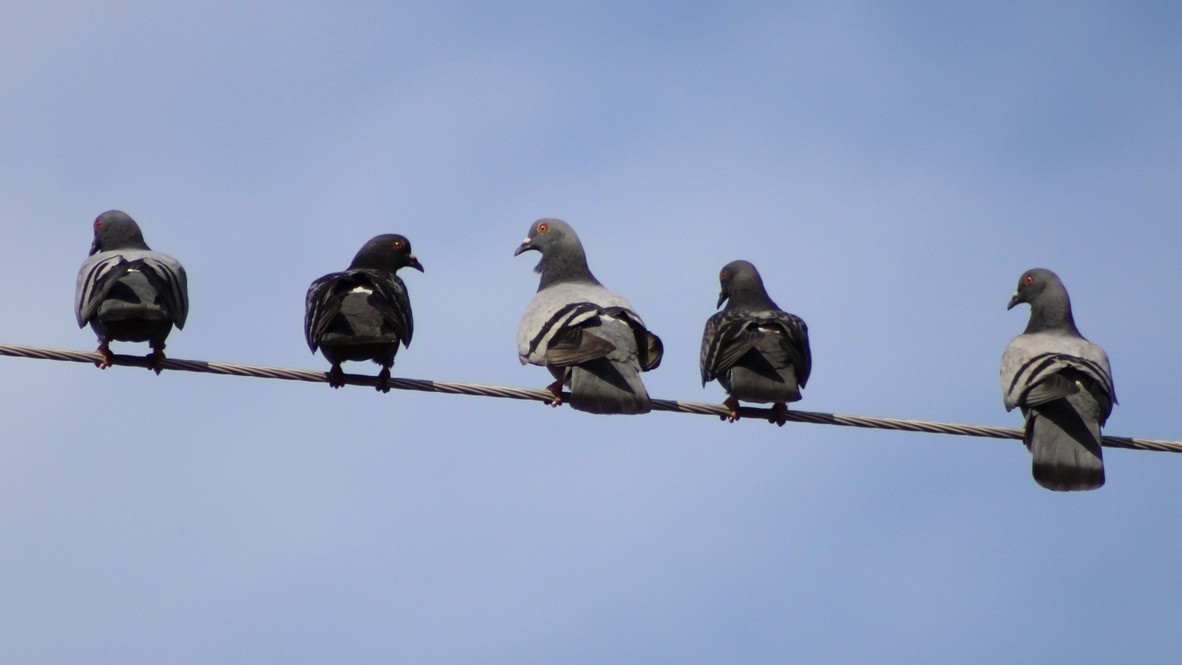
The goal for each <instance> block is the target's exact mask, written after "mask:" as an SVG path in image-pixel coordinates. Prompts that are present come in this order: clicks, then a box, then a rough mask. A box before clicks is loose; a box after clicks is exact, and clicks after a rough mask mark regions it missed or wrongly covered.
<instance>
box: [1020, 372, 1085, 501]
mask: <svg viewBox="0 0 1182 665" xmlns="http://www.w3.org/2000/svg"><path fill="white" fill-rule="evenodd" d="M1081 402H1092V404H1091V405H1090V406H1091V407H1092V408H1093V409H1094V408H1095V403H1094V401H1093V400H1091V398H1090V396H1087V395H1086V393H1081V394H1076V395H1071V396H1070V397H1067V398H1062V399H1057V400H1054V401H1052V402H1048V403H1046V404H1043V405H1041V406H1038V407H1035V408H1032V409H1031V410H1030V412H1029V414H1028V415H1027V420H1026V435H1025V443H1026V445H1027V447H1029V448H1030V453H1031V455H1032V456H1033V458H1034V460H1033V466H1032V473H1033V475H1034V480H1035V482H1037V483H1038V484H1039V485H1041V486H1042V487H1045V488H1046V489H1049V490H1055V491H1058V492H1071V491H1079V490H1093V489H1097V488H1099V487H1100V486H1102V485H1103V484H1104V457H1103V453H1102V452H1101V448H1100V441H1101V437H1100V423H1099V422H1098V421H1097V420H1096V419H1095V418H1091V417H1087V416H1086V415H1084V414H1086V413H1088V412H1089V411H1090V409H1089V410H1081V409H1080V408H1079V407H1080V406H1087V405H1086V404H1081Z"/></svg>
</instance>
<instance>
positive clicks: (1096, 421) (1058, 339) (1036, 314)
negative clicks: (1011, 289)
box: [1001, 268, 1116, 491]
mask: <svg viewBox="0 0 1182 665" xmlns="http://www.w3.org/2000/svg"><path fill="white" fill-rule="evenodd" d="M1023 302H1024V303H1029V304H1030V322H1029V323H1028V324H1026V331H1025V332H1023V333H1022V334H1021V335H1018V336H1017V337H1015V338H1014V339H1013V341H1011V342H1010V345H1009V346H1007V347H1006V351H1005V354H1004V355H1003V356H1002V359H1001V392H1002V397H1003V399H1004V401H1005V405H1006V410H1007V411H1010V410H1012V409H1013V408H1014V407H1015V406H1016V407H1019V408H1021V409H1022V414H1023V415H1024V416H1026V433H1025V436H1024V437H1023V441H1024V442H1025V443H1026V447H1027V448H1029V449H1030V452H1031V454H1032V455H1033V456H1034V467H1033V471H1034V480H1035V481H1036V482H1038V484H1039V485H1042V486H1043V487H1045V488H1047V489H1051V490H1058V491H1070V490H1091V489H1096V488H1097V487H1100V486H1101V485H1103V484H1104V460H1103V456H1102V454H1101V452H1100V442H1101V437H1100V427H1101V426H1102V425H1103V424H1104V423H1105V421H1107V420H1108V414H1110V413H1112V405H1113V404H1115V403H1116V391H1115V390H1114V389H1113V386H1112V370H1111V369H1109V367H1108V354H1106V353H1104V349H1101V348H1100V347H1098V346H1096V345H1095V344H1092V343H1091V342H1089V341H1088V340H1086V339H1084V338H1083V335H1080V334H1079V329H1077V328H1076V327H1075V319H1074V318H1073V317H1072V316H1071V300H1070V299H1069V298H1068V297H1067V289H1065V288H1063V282H1061V281H1059V277H1058V276H1057V275H1055V273H1053V272H1051V271H1049V270H1043V269H1041V268H1036V269H1034V270H1029V271H1027V272H1025V273H1024V274H1023V275H1022V278H1021V279H1019V280H1018V291H1017V292H1016V293H1014V297H1012V298H1010V304H1009V307H1007V309H1011V308H1013V307H1014V305H1017V304H1018V303H1023Z"/></svg>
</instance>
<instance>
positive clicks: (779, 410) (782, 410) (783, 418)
mask: <svg viewBox="0 0 1182 665" xmlns="http://www.w3.org/2000/svg"><path fill="white" fill-rule="evenodd" d="M767 421H768V422H769V423H775V424H776V426H777V427H783V426H784V423H786V422H788V405H787V404H785V403H784V402H776V403H775V404H773V405H772V417H771V418H768V419H767Z"/></svg>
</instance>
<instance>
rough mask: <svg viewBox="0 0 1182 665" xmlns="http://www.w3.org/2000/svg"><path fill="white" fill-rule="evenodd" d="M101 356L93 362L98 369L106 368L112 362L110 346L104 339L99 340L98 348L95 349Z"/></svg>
mask: <svg viewBox="0 0 1182 665" xmlns="http://www.w3.org/2000/svg"><path fill="white" fill-rule="evenodd" d="M96 351H97V352H98V354H99V355H100V356H101V358H100V359H99V360H98V362H96V363H95V364H94V366H95V367H97V368H99V369H107V368H108V367H110V366H111V365H112V364H114V363H113V362H112V361H113V356H112V355H111V347H110V345H109V344H108V343H107V341H106V340H103V341H101V342H99V346H98V349H96Z"/></svg>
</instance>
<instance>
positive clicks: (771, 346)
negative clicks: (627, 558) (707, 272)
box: [700, 261, 813, 426]
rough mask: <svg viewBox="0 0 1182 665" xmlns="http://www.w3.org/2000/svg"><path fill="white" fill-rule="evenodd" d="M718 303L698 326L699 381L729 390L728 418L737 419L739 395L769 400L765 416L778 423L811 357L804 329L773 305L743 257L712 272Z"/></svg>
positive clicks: (795, 394)
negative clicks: (715, 275) (703, 324)
mask: <svg viewBox="0 0 1182 665" xmlns="http://www.w3.org/2000/svg"><path fill="white" fill-rule="evenodd" d="M718 282H719V285H720V292H719V294H718V304H717V305H715V306H716V307H721V306H722V303H724V302H725V303H726V308H725V309H723V310H722V311H720V312H716V313H715V314H714V315H713V316H711V317H710V318H709V319H707V321H706V329H705V330H704V331H703V332H702V354H701V358H700V365H701V369H702V385H703V386H704V385H706V383H707V382H709V381H713V380H714V379H718V382H719V383H720V384H722V387H723V388H724V389H726V391H727V392H728V393H729V394H730V397H729V398H728V399H727V400H726V401H725V402H724V404H725V405H726V407H727V408H728V409H730V415H729V416H728V419H729V420H730V421H731V422H734V421H736V420H738V419H739V400H744V401H748V402H761V403H768V402H771V403H773V404H774V406H773V407H772V413H773V416H772V418H771V419H770V422H774V423H776V424H777V425H781V426H782V425H783V424H784V422H785V416H786V415H787V412H788V406H787V403H788V402H795V401H798V400H799V399H800V389H801V388H803V387H804V385H805V384H806V383H808V380H809V372H811V371H812V365H813V357H812V351H811V350H810V349H809V329H808V326H806V325H805V323H804V321H802V320H801V319H800V317H798V316H796V315H794V314H789V313H787V312H785V311H783V310H781V309H780V308H779V306H778V305H776V303H775V302H773V301H772V299H771V298H770V297H769V296H768V294H767V290H766V289H765V288H764V287H763V279H762V278H760V276H759V271H758V270H756V269H755V266H754V265H752V264H751V263H750V262H748V261H731V262H730V263H728V264H726V266H724V267H723V269H722V271H721V272H719V273H718Z"/></svg>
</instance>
